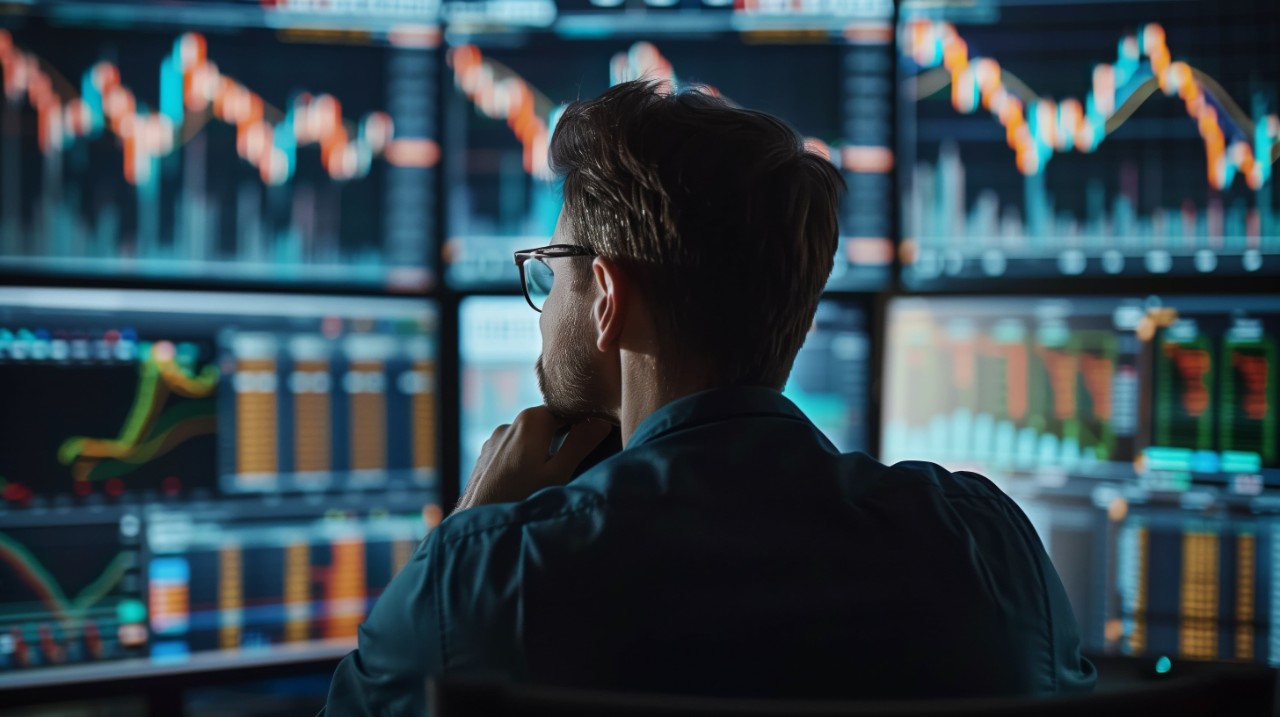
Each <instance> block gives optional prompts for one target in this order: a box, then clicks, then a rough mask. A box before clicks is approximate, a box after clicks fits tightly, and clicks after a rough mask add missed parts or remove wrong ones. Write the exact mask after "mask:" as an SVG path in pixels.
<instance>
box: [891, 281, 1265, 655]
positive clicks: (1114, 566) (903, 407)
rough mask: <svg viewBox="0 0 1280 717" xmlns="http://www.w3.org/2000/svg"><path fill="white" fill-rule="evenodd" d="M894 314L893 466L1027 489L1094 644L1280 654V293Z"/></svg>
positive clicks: (896, 310) (902, 308)
mask: <svg viewBox="0 0 1280 717" xmlns="http://www.w3.org/2000/svg"><path fill="white" fill-rule="evenodd" d="M887 322H888V324H887V326H888V329H887V342H886V346H885V353H884V366H885V369H884V401H883V411H884V416H883V421H884V423H883V428H882V445H881V452H882V458H883V459H884V460H886V461H888V462H894V461H899V460H928V461H933V462H937V463H939V464H941V465H943V466H945V467H947V468H948V469H952V470H973V471H977V472H980V473H983V474H984V475H987V476H988V477H990V478H992V479H993V480H994V481H996V483H997V484H998V485H1000V486H1001V487H1002V488H1003V489H1004V490H1005V491H1006V492H1007V493H1009V494H1010V495H1011V496H1012V497H1013V498H1014V499H1015V500H1017V501H1018V502H1019V503H1020V504H1021V505H1022V507H1023V508H1024V510H1025V511H1026V513H1027V514H1028V516H1029V517H1030V518H1031V521H1032V523H1033V524H1035V525H1036V527H1037V529H1038V530H1039V532H1040V536H1041V538H1042V540H1043V541H1044V542H1045V544H1046V547H1047V548H1048V550H1049V553H1050V555H1051V556H1052V557H1053V560H1054V563H1055V565H1056V566H1057V568H1058V571H1059V573H1060V574H1061V575H1062V577H1063V581H1064V583H1065V585H1066V587H1067V590H1068V593H1069V594H1070V597H1071V600H1072V604H1073V607H1074V608H1075V611H1076V614H1077V618H1078V619H1079V621H1080V624H1081V626H1082V628H1083V629H1084V635H1085V647H1086V648H1087V649H1091V650H1097V651H1105V652H1111V653H1122V654H1133V655H1161V654H1165V655H1181V656H1184V657H1191V658H1203V659H1243V660H1256V661H1267V662H1271V663H1272V664H1280V631H1278V630H1273V629H1272V621H1273V620H1275V619H1277V618H1280V582H1277V581H1280V523H1277V521H1276V519H1275V516H1276V508H1277V506H1278V505H1280V503H1278V502H1277V495H1280V493H1277V491H1280V447H1278V445H1277V444H1278V442H1280V422H1278V421H1277V405H1278V404H1280V369H1278V368H1277V365H1278V363H1277V362H1278V361H1280V354H1277V351H1280V343H1278V342H1277V341H1278V340H1277V336H1280V297H1274V296H1272V297H1264V296H1250V297H1225V296H1219V297H1214V296H1202V297H1172V298H1170V297H1164V298H1155V297H1149V298H1144V299H1140V298H1102V297H1090V298H1073V299H1050V298H1026V297H1016V298H1012V297H1011V298H1001V299H996V298H963V299H962V298H947V299H945V300H944V299H921V298H911V299H899V300H896V301H894V302H893V303H892V304H891V305H890V308H889V311H888V317H887ZM1273 576H1277V577H1273Z"/></svg>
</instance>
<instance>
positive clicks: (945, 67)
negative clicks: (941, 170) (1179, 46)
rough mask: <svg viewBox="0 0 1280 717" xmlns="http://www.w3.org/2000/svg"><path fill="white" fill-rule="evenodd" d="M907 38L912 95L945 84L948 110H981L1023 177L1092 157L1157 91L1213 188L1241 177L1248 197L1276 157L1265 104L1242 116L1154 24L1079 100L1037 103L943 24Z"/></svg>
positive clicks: (1277, 133) (1274, 126) (1259, 100)
mask: <svg viewBox="0 0 1280 717" xmlns="http://www.w3.org/2000/svg"><path fill="white" fill-rule="evenodd" d="M906 36H907V38H909V42H908V43H907V45H906V46H905V47H904V48H903V52H904V54H906V55H909V56H910V57H912V58H913V59H914V60H915V61H916V62H917V63H918V64H919V65H920V66H921V67H924V68H930V69H933V71H934V72H933V74H932V76H930V75H924V76H921V77H920V78H919V79H918V80H917V91H916V94H917V97H922V96H926V93H927V94H932V93H933V92H936V91H939V90H941V89H942V88H943V87H945V86H946V85H950V87H951V103H952V106H953V107H955V109H956V111H958V112H962V113H964V114H971V113H973V112H976V111H977V109H978V108H979V106H981V107H982V108H983V109H986V110H989V111H990V112H991V114H992V116H993V117H995V118H996V119H997V120H998V121H999V122H1000V124H1001V125H1002V126H1003V127H1004V128H1005V132H1006V138H1007V142H1008V144H1009V147H1010V148H1011V149H1013V150H1014V151H1015V153H1016V161H1017V165H1018V170H1019V171H1020V172H1022V173H1023V174H1027V175H1031V174H1037V173H1040V172H1043V171H1044V168H1045V165H1046V164H1047V163H1048V161H1049V159H1050V158H1051V157H1052V156H1053V154H1054V153H1057V152H1069V151H1071V150H1073V149H1074V150H1076V151H1080V152H1086V153H1088V152H1093V151H1094V150H1096V149H1097V147H1098V145H1099V144H1101V143H1102V141H1103V140H1104V139H1106V137H1107V136H1108V135H1110V134H1112V133H1113V132H1115V131H1116V130H1118V129H1119V128H1120V127H1121V126H1122V125H1123V124H1124V123H1125V121H1127V120H1128V119H1129V118H1130V117H1131V116H1132V115H1133V113H1134V111H1135V110H1136V109H1137V108H1138V107H1139V106H1140V105H1142V104H1143V103H1144V102H1146V101H1147V100H1148V99H1149V98H1151V97H1152V96H1153V95H1154V94H1155V93H1156V91H1157V90H1158V91H1160V92H1163V93H1164V95H1165V96H1167V97H1171V96H1174V95H1176V96H1177V97H1178V98H1179V99H1181V100H1182V101H1183V103H1184V105H1185V108H1186V112H1187V116H1188V118H1189V119H1190V120H1192V121H1193V122H1195V123H1196V126H1197V129H1198V131H1199V133H1200V136H1201V138H1202V139H1203V141H1204V145H1205V153H1206V159H1207V165H1208V182H1209V184H1210V185H1211V186H1213V187H1215V188H1218V189H1223V188H1226V187H1228V186H1230V185H1231V183H1232V181H1233V180H1234V179H1235V177H1236V176H1237V175H1240V176H1243V177H1244V179H1245V182H1246V183H1247V184H1248V186H1249V188H1251V189H1253V190H1255V191H1256V190H1258V189H1261V188H1262V186H1263V185H1264V184H1266V182H1267V180H1268V179H1270V177H1271V165H1272V164H1274V163H1275V162H1276V161H1277V159H1280V143H1277V139H1278V138H1280V117H1277V116H1276V115H1275V114H1266V113H1265V109H1264V108H1265V106H1266V103H1265V99H1264V98H1263V97H1262V96H1261V95H1255V97H1254V99H1253V106H1254V116H1253V117H1252V118H1250V117H1249V115H1247V114H1246V113H1245V112H1244V110H1242V109H1240V106H1239V105H1238V104H1237V103H1236V101H1235V100H1234V99H1233V98H1232V97H1231V96H1230V95H1229V94H1228V93H1227V92H1226V90H1224V89H1223V88H1222V86H1221V85H1220V84H1219V83H1218V82H1217V81H1216V80H1214V79H1213V78H1212V77H1210V76H1208V75H1207V74H1205V73H1204V72H1201V71H1200V70H1198V69H1196V68H1194V67H1192V66H1191V65H1189V64H1188V63H1186V62H1184V61H1181V60H1174V59H1173V56H1172V53H1171V51H1170V49H1169V46H1168V44H1167V43H1166V33H1165V29H1164V27H1163V26H1162V25H1160V24H1159V23H1149V24H1147V25H1145V26H1144V27H1143V28H1142V29H1141V31H1140V32H1138V33H1136V34H1131V35H1125V36H1124V37H1123V38H1122V39H1121V40H1120V42H1119V56H1118V58H1117V59H1116V61H1115V62H1114V63H1112V64H1105V63H1104V64H1099V65H1097V66H1095V67H1094V70H1093V76H1092V86H1091V89H1090V90H1089V91H1088V93H1087V94H1086V96H1085V99H1084V101H1083V102H1082V101H1081V100H1079V99H1077V98H1074V97H1071V98H1066V99H1063V100H1061V101H1055V100H1051V99H1048V98H1044V97H1041V96H1040V95H1039V94H1038V93H1036V92H1035V91H1034V90H1032V89H1031V88H1030V86H1028V85H1027V83H1026V82H1023V81H1022V80H1021V79H1019V78H1018V77H1017V76H1016V75H1014V74H1012V73H1010V72H1009V71H1008V70H1005V69H1004V68H1002V67H1001V65H1000V63H999V61H998V60H995V59H992V58H980V57H970V54H969V46H968V43H966V42H965V40H964V38H963V37H962V36H961V35H960V33H959V32H958V31H957V30H956V27H955V26H954V25H952V24H951V23H949V22H944V21H930V20H916V21H913V22H912V23H911V24H910V25H909V28H908V31H907V33H906Z"/></svg>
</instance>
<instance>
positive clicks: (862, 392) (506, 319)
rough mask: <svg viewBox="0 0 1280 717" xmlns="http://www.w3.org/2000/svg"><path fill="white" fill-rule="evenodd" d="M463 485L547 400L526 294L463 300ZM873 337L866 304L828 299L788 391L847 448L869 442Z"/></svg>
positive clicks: (839, 445) (539, 342) (537, 337)
mask: <svg viewBox="0 0 1280 717" xmlns="http://www.w3.org/2000/svg"><path fill="white" fill-rule="evenodd" d="M459 325H460V331H461V333H460V336H459V351H460V358H461V365H462V416H461V420H462V463H461V472H462V475H461V481H462V484H463V487H465V485H466V481H467V478H468V477H469V476H470V474H471V471H472V469H473V468H474V467H475V463H476V459H477V458H479V456H480V449H481V447H482V446H484V442H485V441H487V440H488V439H489V436H491V435H493V430H494V429H495V428H497V427H498V426H500V425H502V424H504V423H510V422H511V420H512V419H513V418H515V416H516V414H517V413H519V412H520V411H521V410H522V409H525V408H528V407H530V406H540V405H542V402H543V401H542V393H541V391H539V389H538V381H537V377H536V375H535V373H534V368H533V367H534V362H535V361H537V359H538V355H539V353H540V352H541V350H542V335H541V334H540V333H539V330H538V314H537V313H536V312H534V311H533V310H532V309H531V308H529V305H528V304H526V303H525V300H524V299H523V298H521V297H518V296H515V297H507V296H501V297H496V296H479V297H470V298H467V299H465V300H463V302H462V307H461V309H460V315H459ZM869 358H870V339H869V337H868V335H867V329H866V316H865V310H864V309H863V308H862V306H861V305H860V304H858V303H855V302H851V301H835V300H826V301H823V302H822V303H821V304H820V305H819V306H818V313H817V316H816V317H815V319H814V325H813V329H812V330H811V331H810V332H809V336H808V337H807V338H806V340H805V343H804V346H803V347H802V348H801V349H800V353H799V355H798V356H797V357H796V362H795V365H794V367H793V369H792V371H791V377H790V379H789V380H788V381H787V385H786V388H785V390H784V394H785V395H786V396H787V397H788V398H790V399H791V400H792V401H794V402H795V403H796V405H797V406H799V407H800V408H801V409H802V410H803V411H804V412H805V414H806V415H808V416H809V418H811V419H812V420H813V422H814V423H815V424H817V426H818V427H819V428H820V429H822V431H823V433H824V434H825V435H826V436H827V438H829V439H830V440H831V442H832V443H833V444H835V446H836V447H837V448H839V449H840V450H841V451H846V452H847V451H855V450H863V449H865V448H866V442H867V418H866V415H867V394H868V373H867V372H868V361H869Z"/></svg>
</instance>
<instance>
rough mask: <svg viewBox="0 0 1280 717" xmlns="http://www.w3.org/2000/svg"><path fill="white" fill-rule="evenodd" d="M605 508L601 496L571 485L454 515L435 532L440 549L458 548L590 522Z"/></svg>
mask: <svg viewBox="0 0 1280 717" xmlns="http://www.w3.org/2000/svg"><path fill="white" fill-rule="evenodd" d="M605 506H606V501H605V499H604V496H603V495H601V494H600V493H599V492H597V491H594V490H589V489H584V488H583V487H581V486H576V485H572V484H571V485H568V486H553V487H550V488H544V489H542V490H540V491H538V492H537V493H535V494H533V495H532V496H530V497H529V498H527V499H525V500H523V501H520V502H519V503H498V504H493V505H479V506H476V507H474V508H468V509H467V510H462V511H459V512H457V513H454V514H453V515H451V516H449V517H448V518H446V519H445V520H444V521H443V522H442V523H440V525H439V526H438V527H437V528H436V530H435V533H436V539H437V540H438V541H439V542H440V543H442V545H443V546H447V547H450V548H458V547H461V546H464V545H466V544H468V543H477V542H488V541H492V540H495V539H498V538H501V537H503V536H504V535H519V534H523V533H524V532H525V531H527V530H528V529H530V528H555V527H557V526H559V525H565V524H569V523H573V522H575V521H578V520H582V519H584V518H585V519H589V518H590V516H591V515H592V514H594V513H597V512H599V511H602V510H604V509H605Z"/></svg>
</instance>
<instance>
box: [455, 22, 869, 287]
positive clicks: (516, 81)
mask: <svg viewBox="0 0 1280 717" xmlns="http://www.w3.org/2000/svg"><path fill="white" fill-rule="evenodd" d="M584 4H585V3H584ZM595 5H597V7H593V8H590V9H591V10H593V11H594V12H586V13H579V12H575V11H574V10H575V8H573V7H570V8H568V9H566V11H565V12H564V13H563V14H562V15H560V16H557V17H556V18H555V19H554V20H549V22H550V26H549V27H543V28H535V29H530V28H528V27H519V28H512V27H510V23H511V21H510V20H507V19H504V18H494V19H491V20H490V21H489V22H488V23H485V22H479V21H474V22H473V23H472V24H467V23H465V22H460V23H459V24H455V25H453V26H451V28H450V31H449V41H450V44H451V47H450V48H449V49H448V50H447V56H446V58H445V62H446V64H447V68H446V70H445V76H446V78H447V79H446V84H447V85H448V86H447V87H446V88H445V91H444V96H445V101H444V103H445V107H444V111H445V124H444V130H445V133H446V134H447V135H448V136H449V137H450V138H451V141H450V142H449V143H448V146H447V147H446V148H445V151H446V153H447V160H448V161H447V162H446V168H445V172H446V177H445V182H446V187H447V200H446V201H447V207H448V217H447V232H448V233H447V239H446V244H445V251H444V255H445V261H446V264H447V266H446V268H445V272H446V279H447V280H448V281H449V282H450V283H451V284H452V285H454V286H455V287H459V288H475V287H485V288H499V287H511V286H513V285H514V284H515V282H516V281H517V277H516V274H515V273H513V272H512V271H511V254H512V252H513V251H514V250H517V249H524V248H531V247H537V246H542V245H545V244H548V243H550V242H551V235H552V232H553V231H554V229H555V224H556V219H557V216H558V214H559V211H560V205H561V197H560V195H559V190H558V185H557V183H556V181H555V178H554V177H553V174H552V172H551V170H550V168H549V166H548V162H547V152H546V150H547V143H548V141H549V138H550V136H551V134H552V133H553V132H554V129H555V125H556V122H557V120H558V118H559V116H560V114H561V112H562V110H563V109H564V107H565V105H566V104H567V103H569V102H571V101H574V100H578V99H590V98H594V97H595V96H597V95H598V94H600V93H601V92H603V91H604V90H606V89H608V88H609V87H610V86H611V85H613V84H617V83H620V82H623V81H625V80H629V79H636V78H639V77H641V76H647V77H652V78H655V79H665V80H668V81H671V80H674V82H675V86H676V87H680V88H683V87H689V86H693V85H697V84H701V85H704V86H706V87H709V88H711V89H710V90H709V91H712V92H715V93H717V94H719V95H721V96H723V97H725V98H727V99H728V100H730V101H731V102H734V103H737V104H740V105H742V106H746V107H749V108H752V109H759V110H764V111H766V112H770V113H773V114H775V115H777V116H779V117H781V118H783V119H784V120H786V121H787V122H789V123H791V124H792V125H793V126H794V127H795V128H796V129H797V130H798V131H799V132H800V133H801V134H802V135H803V136H804V137H806V138H808V141H809V144H810V146H811V147H813V148H814V149H816V150H817V151H819V152H821V153H823V154H824V155H826V156H827V157H828V158H829V159H830V160H831V161H832V162H833V163H834V164H835V165H836V166H837V167H839V168H840V169H841V170H842V172H843V174H844V177H845V178H846V181H847V182H848V184H849V188H850V191H849V192H848V193H847V194H846V196H845V198H844V200H843V204H842V206H841V208H840V234H841V239H840V244H839V248H838V250H837V255H836V261H835V269H834V271H833V272H832V277H831V283H830V286H831V287H832V288H834V289H876V288H880V287H882V286H884V285H886V283H887V280H888V278H889V272H890V269H891V265H892V258H893V248H892V244H891V242H890V240H889V237H890V236H891V234H892V232H891V227H890V225H891V223H892V221H891V220H892V214H891V209H890V207H891V201H890V199H891V197H890V194H891V192H892V182H891V180H890V170H891V169H892V167H893V162H894V159H893V152H892V150H891V148H890V147H891V141H890V133H891V129H892V126H891V112H892V101H891V99H890V93H891V91H892V60H893V55H892V50H891V41H892V22H891V18H892V12H893V8H892V4H891V3H888V2H871V3H860V4H858V7H857V8H855V7H854V6H853V5H849V6H847V7H846V9H849V10H853V9H857V10H858V11H859V12H857V13H854V14H853V15H844V16H839V17H824V19H823V20H821V21H819V20H816V19H810V20H805V19H804V18H803V17H799V18H798V17H796V16H783V17H782V21H783V22H784V25H785V27H775V26H774V25H770V24H767V18H766V19H760V18H758V15H759V13H757V14H753V13H751V12H735V11H733V9H732V8H731V7H729V6H727V5H725V6H716V7H712V6H711V4H710V3H708V4H707V7H704V8H701V9H699V8H697V7H687V6H686V7H681V8H678V12H677V8H674V7H666V6H667V5H669V4H668V3H661V5H662V6H663V7H661V8H659V7H656V6H657V5H659V4H658V3H653V4H652V5H654V6H655V7H650V8H649V11H647V12H640V11H634V10H635V8H634V7H631V8H630V10H628V8H626V7H624V6H623V4H621V3H618V4H617V7H616V8H615V7H613V6H614V4H613V3H607V4H606V3H597V4H595ZM606 5H607V7H606ZM686 5H687V4H686ZM748 5H752V4H751V3H748ZM796 7H797V8H798V7H799V4H797V5H796ZM476 11H477V12H480V9H479V7H477V10H476ZM797 23H799V24H797Z"/></svg>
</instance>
